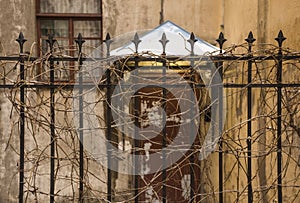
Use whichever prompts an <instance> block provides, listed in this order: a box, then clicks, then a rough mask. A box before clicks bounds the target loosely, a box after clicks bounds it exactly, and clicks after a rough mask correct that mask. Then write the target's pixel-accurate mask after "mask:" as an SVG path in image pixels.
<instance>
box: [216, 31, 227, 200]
mask: <svg viewBox="0 0 300 203" xmlns="http://www.w3.org/2000/svg"><path fill="white" fill-rule="evenodd" d="M216 41H217V42H218V44H219V47H220V54H222V53H223V50H222V49H223V44H224V43H225V42H226V41H227V39H225V38H224V35H223V33H222V32H221V33H220V35H219V38H218V39H217V40H216ZM217 64H218V67H217V68H218V71H219V74H220V76H221V79H222V80H223V61H220V62H218V63H217ZM220 94H221V95H220ZM222 99H223V92H221V91H220V90H219V124H218V125H219V133H221V132H222V126H223V120H222V119H223V118H221V115H222V112H221V111H222V108H223V102H222V101H223V100H222ZM220 129H221V130H220ZM219 142H220V144H219V203H223V151H222V150H223V142H222V138H220V141H219Z"/></svg>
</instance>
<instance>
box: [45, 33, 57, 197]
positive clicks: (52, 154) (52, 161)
mask: <svg viewBox="0 0 300 203" xmlns="http://www.w3.org/2000/svg"><path fill="white" fill-rule="evenodd" d="M46 41H47V43H48V44H49V47H50V54H51V55H50V59H49V60H50V85H53V84H54V61H53V59H52V53H53V46H54V43H55V42H56V40H55V39H54V38H53V35H49V37H48V39H47V40H46ZM50 133H51V141H50V157H51V158H50V203H54V201H55V200H54V196H55V192H54V190H55V144H56V136H55V88H54V87H53V86H52V87H50Z"/></svg>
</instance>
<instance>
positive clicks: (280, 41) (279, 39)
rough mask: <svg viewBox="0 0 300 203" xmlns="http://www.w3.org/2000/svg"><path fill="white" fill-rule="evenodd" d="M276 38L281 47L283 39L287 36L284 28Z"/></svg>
mask: <svg viewBox="0 0 300 203" xmlns="http://www.w3.org/2000/svg"><path fill="white" fill-rule="evenodd" d="M275 40H276V41H277V42H278V46H279V48H281V47H282V43H283V41H284V40H286V37H284V36H283V33H282V30H280V31H279V33H278V36H277V37H276V38H275Z"/></svg>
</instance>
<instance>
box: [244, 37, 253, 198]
mask: <svg viewBox="0 0 300 203" xmlns="http://www.w3.org/2000/svg"><path fill="white" fill-rule="evenodd" d="M245 40H246V42H248V53H249V55H250V56H252V54H251V52H252V43H253V42H254V41H255V39H254V38H253V34H252V32H250V33H249V35H248V38H247V39H245ZM251 83H252V61H251V60H249V61H248V86H247V187H248V202H249V203H252V202H253V191H252V158H251V156H252V152H251V150H252V121H251V119H252V87H251Z"/></svg>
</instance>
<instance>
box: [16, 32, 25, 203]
mask: <svg viewBox="0 0 300 203" xmlns="http://www.w3.org/2000/svg"><path fill="white" fill-rule="evenodd" d="M16 41H17V42H18V43H19V46H20V59H19V62H20V169H19V203H22V202H23V194H24V144H25V142H24V137H25V112H24V111H25V88H24V80H25V70H24V58H23V57H22V54H23V45H24V43H25V42H26V39H25V38H24V35H23V33H22V32H21V33H20V35H19V38H18V39H16Z"/></svg>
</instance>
